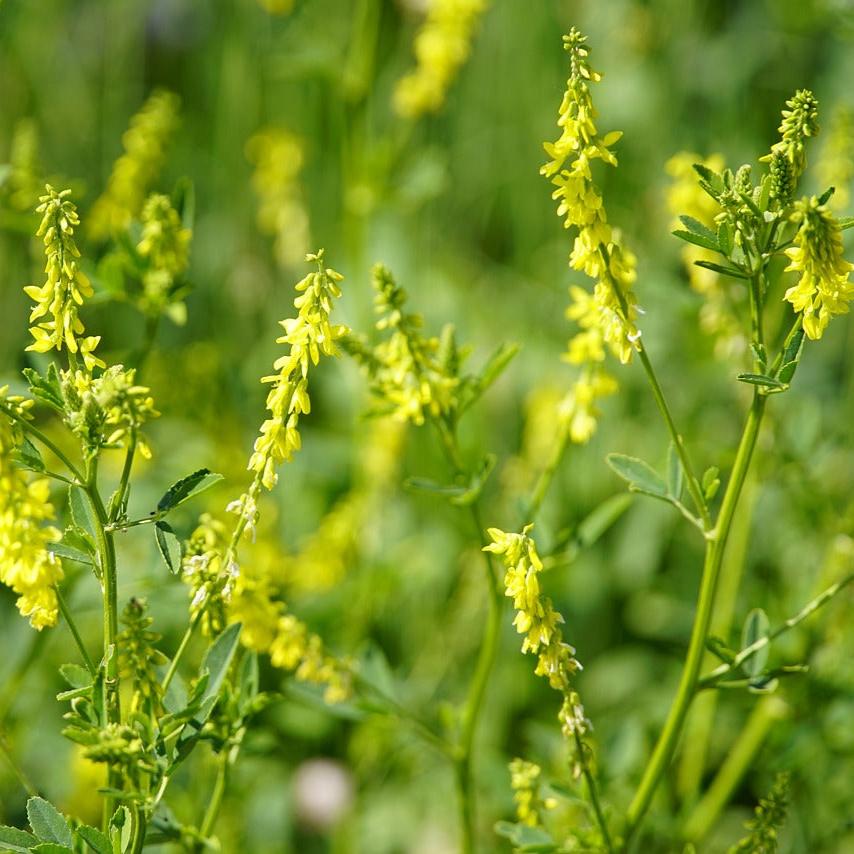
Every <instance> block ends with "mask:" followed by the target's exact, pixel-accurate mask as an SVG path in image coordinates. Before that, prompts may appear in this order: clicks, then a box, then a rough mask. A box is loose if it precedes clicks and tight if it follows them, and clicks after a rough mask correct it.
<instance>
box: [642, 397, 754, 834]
mask: <svg viewBox="0 0 854 854" xmlns="http://www.w3.org/2000/svg"><path fill="white" fill-rule="evenodd" d="M765 402H766V398H765V396H763V395H761V394H759V393H754V396H753V403H752V405H751V407H750V412H749V413H748V416H747V422H746V424H745V427H744V432H743V434H742V437H741V441H740V442H739V445H738V451H737V452H736V457H735V463H734V464H733V470H732V474H731V475H730V479H729V483H728V484H727V488H726V492H725V493H724V498H723V502H722V504H721V510H720V515H719V516H718V521H717V524H716V525H715V528H714V530H713V531H711V532H710V533H709V535H708V539H707V543H706V558H705V561H704V565H703V575H702V579H701V581H700V593H699V597H698V601H697V612H696V615H695V617H694V625H693V628H692V631H691V640H690V643H689V646H688V653H687V656H686V659H685V664H684V666H683V669H682V676H681V678H680V681H679V688H678V690H677V694H676V698H675V699H674V701H673V705H672V706H671V707H670V712H669V713H668V716H667V720H666V722H665V724H664V729H663V730H662V732H661V735H660V736H659V739H658V742H657V744H656V746H655V749H654V751H653V754H652V758H651V759H650V761H649V763H648V764H647V766H646V769H645V771H644V774H643V777H642V778H641V782H640V785H639V787H638V790H637V792H636V794H635V796H634V798H633V800H632V802H631V804H630V806H629V810H628V813H627V830H626V840H625V846H626V848H627V847H628V846H629V844H630V842H631V840H632V837H633V836H634V834H635V833H636V832H637V830H638V828H639V826H640V823H641V821H642V820H643V817H644V815H645V814H646V811H647V809H649V805H650V803H651V801H652V797H653V795H654V794H655V790H656V788H657V787H658V783H659V782H660V780H661V777H662V775H663V774H664V773H665V772H666V771H667V768H668V767H669V766H670V760H671V759H672V758H673V754H674V752H675V751H676V745H677V742H678V740H679V735H680V733H681V732H682V727H683V725H684V723H685V718H686V716H687V714H688V710H689V708H690V707H691V702H692V700H693V699H694V696H695V694H696V692H697V681H698V677H699V672H700V665H701V663H702V660H703V653H704V651H705V643H706V637H707V636H708V632H709V624H710V622H711V618H712V609H713V606H714V601H715V594H716V592H717V586H718V578H719V576H720V568H721V562H722V560H723V554H724V550H725V548H726V543H727V539H728V537H729V532H730V528H731V527H732V520H733V516H734V515H735V510H736V507H737V506H738V500H739V497H740V496H741V491H742V488H743V486H744V481H745V478H746V477H747V472H748V469H749V467H750V461H751V458H752V456H753V450H754V448H755V446H756V439H757V437H758V435H759V427H760V424H761V422H762V416H763V414H764V411H765Z"/></svg>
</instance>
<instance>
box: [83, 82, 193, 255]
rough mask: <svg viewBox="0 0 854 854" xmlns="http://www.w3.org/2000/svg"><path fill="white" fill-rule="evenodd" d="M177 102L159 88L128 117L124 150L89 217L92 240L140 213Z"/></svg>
mask: <svg viewBox="0 0 854 854" xmlns="http://www.w3.org/2000/svg"><path fill="white" fill-rule="evenodd" d="M180 104H181V100H180V98H179V97H178V96H177V95H176V94H175V93H174V92H168V91H165V90H162V89H158V90H157V91H155V92H153V93H152V94H151V95H150V96H149V98H148V100H147V101H146V102H145V103H144V104H143V105H142V107H141V108H140V110H139V112H138V113H136V115H135V116H133V118H132V119H131V121H130V126H129V127H128V129H127V130H126V131H125V133H124V135H123V136H122V145H123V146H124V153H123V154H122V155H121V156H120V157H119V158H118V160H116V162H115V164H114V165H113V171H112V173H111V174H110V177H109V180H108V181H107V188H106V190H105V191H104V193H103V195H101V196H100V197H99V198H98V199H97V200H96V201H95V204H94V206H93V207H92V212H91V214H90V216H89V222H88V228H89V233H90V234H91V236H92V237H93V238H94V239H96V240H103V239H106V238H108V237H110V236H111V235H113V234H115V233H116V232H119V231H122V230H123V229H124V228H126V227H127V225H128V223H130V221H131V220H132V219H133V218H134V217H137V216H139V214H140V211H141V210H142V205H143V202H144V201H145V197H146V194H147V193H148V189H149V187H150V186H151V182H152V181H154V179H155V178H156V177H157V175H158V174H159V173H160V170H161V168H162V167H163V162H164V160H165V157H166V146H167V145H168V144H169V140H170V139H171V137H172V134H173V133H174V131H175V129H176V127H177V125H178V111H179V108H180Z"/></svg>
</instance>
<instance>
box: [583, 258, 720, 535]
mask: <svg viewBox="0 0 854 854" xmlns="http://www.w3.org/2000/svg"><path fill="white" fill-rule="evenodd" d="M599 254H600V255H601V256H602V260H603V261H604V265H605V266H604V271H603V275H604V276H605V278H607V279H608V281H609V283H610V285H611V290H612V292H613V293H614V296H616V298H617V302H618V303H619V305H620V311H621V313H622V315H623V317H622V320H623V323H624V324H626V326H627V327H628V325H629V304H628V302H627V301H626V295H625V294H624V293H623V290H622V288H621V287H620V285H619V284H618V283H617V282H615V281H614V279H613V277H612V276H611V267H610V260H611V259H610V257H609V255H608V249H607V247H606V246H604V245H603V244H601V243H600V244H599ZM633 343H634V346H635V349H636V350H637V353H638V357H639V358H640V361H641V365H642V366H643V370H644V373H645V374H646V378H647V380H648V381H649V385H650V388H651V389H652V394H653V397H654V398H655V402H656V404H657V405H658V409H659V411H660V412H661V414H662V416H663V417H664V423H665V424H666V425H667V430H668V432H669V433H670V438H671V439H672V440H673V446H674V447H675V448H676V453H677V454H678V455H679V460H680V462H681V463H682V468H683V469H684V471H685V481H686V485H687V487H688V493H689V494H690V496H691V500H692V501H693V502H694V506H695V509H696V511H697V512H698V513H699V514H700V518H701V519H702V522H703V529H704V531H706V532H708V531H709V529H710V528H711V527H712V521H711V517H710V516H709V507H708V505H707V504H706V499H705V497H704V495H703V490H702V489H701V488H700V481H699V480H697V476H696V475H695V474H694V466H693V465H692V464H691V457H690V456H689V454H688V448H687V447H686V446H685V442H684V441H683V439H682V434H681V433H680V432H679V431H678V430H677V429H676V422H675V421H674V420H673V415H672V414H671V412H670V407H669V406H668V405H667V399H666V398H665V397H664V391H663V390H662V388H661V384H660V383H659V381H658V377H657V376H656V373H655V369H654V368H653V366H652V362H651V361H650V358H649V355H648V354H647V352H646V347H644V343H643V341H642V340H641V337H640V332H638V337H637V340H635V341H634V342H633Z"/></svg>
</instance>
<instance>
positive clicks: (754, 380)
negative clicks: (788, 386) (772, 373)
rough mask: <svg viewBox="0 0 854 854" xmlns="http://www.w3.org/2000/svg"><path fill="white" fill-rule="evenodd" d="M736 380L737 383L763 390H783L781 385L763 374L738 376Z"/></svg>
mask: <svg viewBox="0 0 854 854" xmlns="http://www.w3.org/2000/svg"><path fill="white" fill-rule="evenodd" d="M736 379H737V380H738V381H739V382H742V383H747V384H748V385H758V386H762V387H763V388H773V389H782V388H785V386H784V385H783V383H781V382H780V381H779V380H775V379H774V377H768V376H765V374H739V375H738V377H736Z"/></svg>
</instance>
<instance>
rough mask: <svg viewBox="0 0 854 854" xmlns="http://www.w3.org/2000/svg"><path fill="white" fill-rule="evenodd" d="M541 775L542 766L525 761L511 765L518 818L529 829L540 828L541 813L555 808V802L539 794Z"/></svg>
mask: <svg viewBox="0 0 854 854" xmlns="http://www.w3.org/2000/svg"><path fill="white" fill-rule="evenodd" d="M540 774H541V769H540V766H539V765H536V764H535V763H533V762H528V761H527V760H525V759H514V760H512V761H511V763H510V787H511V788H512V789H513V800H514V801H515V802H516V818H518V819H519V822H520V823H521V824H525V825H527V826H528V827H539V826H540V824H541V819H540V813H541V812H542V811H543V810H544V809H552V808H553V807H554V806H555V803H554V801H553V800H551V799H548V800H545V801H544V800H543V799H542V798H541V797H540V796H539V794H538V792H537V787H538V786H539V781H540Z"/></svg>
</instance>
